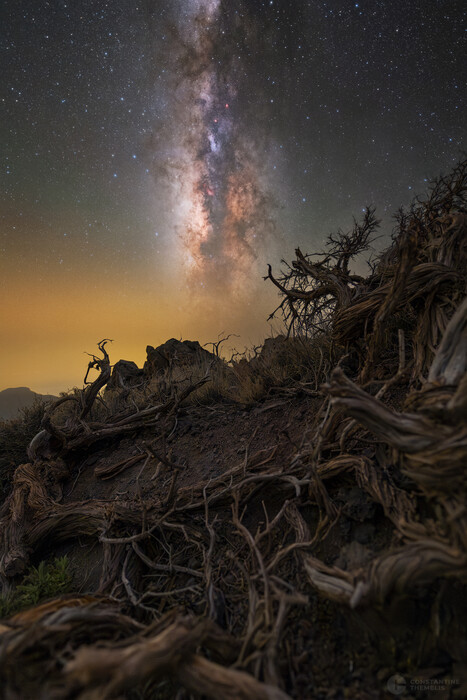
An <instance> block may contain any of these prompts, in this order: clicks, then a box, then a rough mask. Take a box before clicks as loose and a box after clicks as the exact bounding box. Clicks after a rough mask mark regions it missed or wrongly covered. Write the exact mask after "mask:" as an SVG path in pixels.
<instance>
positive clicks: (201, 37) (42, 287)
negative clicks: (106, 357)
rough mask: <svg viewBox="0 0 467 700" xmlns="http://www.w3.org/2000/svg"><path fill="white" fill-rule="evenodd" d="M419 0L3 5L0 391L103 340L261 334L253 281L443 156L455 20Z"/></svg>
mask: <svg viewBox="0 0 467 700" xmlns="http://www.w3.org/2000/svg"><path fill="white" fill-rule="evenodd" d="M463 6H464V4H463V3H461V2H449V1H441V0H440V1H439V2H435V1H434V0H409V1H407V0H404V1H402V0H386V1H384V2H381V1H378V0H375V1H371V2H370V1H369V0H366V1H365V0H362V2H347V1H346V0H345V1H344V0H332V1H331V0H329V1H328V2H320V1H319V0H313V1H311V2H306V1H305V0H293V1H292V0H267V1H264V2H262V1H260V0H145V1H141V2H138V1H137V0H131V2H130V0H113V1H112V2H100V1H99V0H51V1H50V2H44V1H43V2H40V3H34V2H31V0H4V2H3V3H2V9H1V17H0V34H1V36H0V38H1V53H2V95H1V103H0V104H1V110H2V114H1V120H0V128H1V130H2V139H1V143H2V149H1V158H2V164H1V171H0V173H1V174H0V178H1V189H0V194H1V199H2V206H1V209H0V215H1V229H0V231H1V237H0V251H1V310H2V311H1V316H2V323H1V327H0V355H1V357H0V389H3V388H6V387H10V386H18V385H27V386H30V387H31V388H32V389H33V390H35V391H40V392H45V391H50V392H58V391H60V390H65V389H67V388H69V387H70V386H72V385H74V384H80V383H81V380H82V377H83V375H84V369H85V367H86V364H87V360H88V358H87V357H86V356H85V355H83V353H84V351H89V352H92V351H94V349H95V344H96V342H97V341H99V340H100V339H101V338H104V337H108V338H112V339H114V341H115V342H114V345H113V347H111V359H112V360H113V361H116V360H118V359H120V358H125V359H133V360H135V361H137V362H138V363H139V364H140V365H141V364H142V362H143V360H144V356H145V347H146V345H147V344H151V345H156V344H158V343H160V342H164V341H165V340H166V339H167V338H169V337H172V336H175V337H178V338H181V337H183V338H184V339H193V340H195V339H198V340H200V342H203V343H205V342H207V341H209V340H215V339H216V338H217V336H218V333H220V332H222V331H227V332H231V333H238V334H239V335H240V338H238V339H237V347H238V348H239V349H241V348H243V346H244V345H248V344H250V343H253V342H259V341H261V340H262V339H263V338H264V337H265V336H266V335H268V334H269V332H270V327H269V326H268V324H267V323H266V317H267V315H268V313H269V312H270V311H272V309H273V308H274V307H275V306H276V302H277V297H276V290H275V289H274V288H272V285H270V283H267V282H264V281H263V280H262V275H264V274H265V272H266V264H267V263H268V262H270V263H272V264H273V266H275V268H276V269H277V266H278V265H279V261H280V258H281V257H285V258H286V259H290V258H291V257H292V256H293V251H294V248H295V247H296V246H297V245H300V246H301V247H302V249H303V250H304V251H305V252H314V251H319V250H321V248H322V246H323V242H324V239H325V237H326V236H327V234H329V233H330V232H331V231H335V230H336V229H338V228H339V227H342V228H346V227H350V226H351V223H352V216H353V215H355V216H359V215H360V214H361V212H362V209H363V208H364V207H365V206H366V205H368V204H375V205H376V207H377V214H378V215H379V216H380V217H381V218H383V225H382V228H381V233H382V234H383V238H382V239H381V240H380V241H378V246H379V248H381V247H382V246H383V245H384V244H385V243H387V242H388V240H389V235H390V233H391V230H392V226H393V222H392V220H391V216H392V214H393V213H394V212H395V210H396V209H397V208H398V207H399V206H400V205H401V204H403V205H407V204H409V203H410V201H411V199H412V198H413V197H414V196H415V195H416V194H420V193H423V192H424V191H425V190H426V186H427V180H429V179H431V178H432V177H435V176H436V175H438V174H439V173H440V172H447V171H449V170H450V168H451V167H452V166H453V165H454V164H455V162H456V161H457V160H458V159H459V157H460V155H461V152H462V147H463V138H464V135H465V127H464V123H465V114H464V105H465V82H464V81H465V64H464V62H463V57H464V56H465V43H464V36H465V34H464V31H465V22H464V20H465V14H466V13H465V11H464V10H463Z"/></svg>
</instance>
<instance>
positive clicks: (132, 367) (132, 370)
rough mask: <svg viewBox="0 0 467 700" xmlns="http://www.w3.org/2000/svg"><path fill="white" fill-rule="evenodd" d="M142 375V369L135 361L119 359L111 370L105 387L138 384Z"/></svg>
mask: <svg viewBox="0 0 467 700" xmlns="http://www.w3.org/2000/svg"><path fill="white" fill-rule="evenodd" d="M143 377H144V371H143V370H142V369H140V368H139V367H138V365H137V364H136V363H135V362H130V361H129V360H119V361H118V362H117V363H116V364H115V365H114V368H113V370H112V375H111V377H110V379H109V382H108V384H107V389H129V388H130V387H133V386H135V384H139V383H140V382H141V381H142V380H143Z"/></svg>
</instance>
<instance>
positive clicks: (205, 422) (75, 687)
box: [0, 164, 467, 700]
mask: <svg viewBox="0 0 467 700" xmlns="http://www.w3.org/2000/svg"><path fill="white" fill-rule="evenodd" d="M465 173H466V166H465V164H460V165H459V166H458V167H457V168H456V169H455V171H454V172H453V173H452V174H451V176H449V177H447V178H444V179H440V180H438V181H437V182H436V183H434V185H433V188H432V189H431V191H430V193H429V195H428V198H427V199H426V201H424V202H421V203H417V204H416V205H415V206H414V207H413V208H412V209H411V210H410V211H409V212H406V213H404V212H401V213H400V215H399V217H398V221H397V230H396V234H395V236H394V242H393V244H392V245H391V247H390V248H389V249H388V250H387V251H386V252H385V253H384V254H383V255H382V256H381V257H380V258H379V259H378V260H377V261H375V262H374V264H373V265H372V269H371V273H370V274H369V275H368V277H366V278H362V277H359V276H357V275H354V274H353V273H352V272H351V271H350V261H351V260H352V258H353V257H354V256H355V255H358V254H361V253H362V252H364V251H365V250H366V249H367V247H368V244H369V241H370V239H371V235H372V233H373V232H374V231H375V229H376V227H377V224H378V222H377V221H376V219H375V217H374V212H372V211H371V210H369V211H367V213H366V215H365V217H364V220H363V222H362V223H361V224H358V223H355V225H354V228H353V230H352V231H350V232H349V233H348V234H342V233H340V234H338V235H337V236H335V237H331V238H330V240H329V241H328V248H327V252H326V253H325V254H323V255H320V256H310V255H303V254H302V253H301V251H300V250H297V251H296V259H295V260H294V261H293V262H292V263H291V264H290V266H287V267H286V269H285V271H284V272H283V273H281V275H280V276H279V277H276V276H275V275H274V273H273V271H272V270H271V269H270V270H269V274H268V278H269V279H270V280H271V282H272V283H274V284H275V285H276V286H277V287H278V289H279V294H280V299H281V306H280V308H279V312H282V313H283V315H284V320H285V323H286V327H287V330H288V331H289V336H290V337H284V336H282V337H278V338H275V339H269V340H268V341H266V342H265V344H264V346H263V347H262V348H261V349H256V351H255V352H254V353H253V354H254V356H253V357H250V358H248V359H247V358H242V357H239V356H237V357H234V358H232V359H231V361H230V362H226V361H224V360H222V359H221V358H220V357H219V354H220V353H219V350H220V349H221V345H222V341H220V342H219V343H218V344H214V345H213V346H212V350H213V352H212V353H210V352H208V351H207V350H205V349H202V348H200V346H199V345H198V344H197V343H193V342H191V343H190V342H179V341H175V340H171V341H168V343H166V344H165V345H164V346H161V347H159V348H156V349H154V348H152V347H148V349H147V362H146V364H145V366H144V368H143V369H139V368H137V367H136V365H134V364H133V363H131V362H126V361H121V362H119V363H117V364H116V365H114V366H112V365H111V363H110V358H109V355H108V348H109V347H110V345H109V341H106V340H103V341H101V342H100V343H99V354H98V355H96V356H94V357H93V358H92V360H91V362H90V363H89V369H88V373H87V374H86V378H85V386H84V389H83V390H82V391H78V390H76V391H75V392H74V393H72V394H68V395H64V396H62V397H61V398H60V399H58V400H57V401H56V402H55V403H53V404H50V405H48V406H46V407H44V406H39V405H38V406H36V407H35V408H34V409H28V411H26V412H25V413H24V415H23V418H20V419H17V420H16V421H12V422H10V423H4V424H3V425H2V426H1V430H0V452H1V454H0V458H1V462H0V466H1V469H2V481H1V482H0V483H1V487H2V499H3V505H2V506H1V511H0V526H1V540H0V575H1V582H2V587H3V594H2V598H1V599H0V600H1V603H0V613H1V616H2V618H3V619H2V620H1V622H0V680H1V684H0V688H1V689H0V694H1V696H2V697H5V698H8V699H15V700H16V699H18V700H19V699H25V698H26V699H29V698H31V700H32V699H33V698H34V699H36V698H39V699H40V698H56V699H57V700H58V699H65V698H67V699H72V698H73V699H74V698H79V699H80V700H91V699H92V700H98V699H99V700H101V699H102V698H109V699H110V698H115V699H116V698H128V699H129V700H133V699H135V700H136V699H141V700H143V699H145V700H146V699H150V698H154V699H155V698H160V699H161V700H162V699H164V698H177V699H178V700H182V699H187V698H213V699H221V698H222V699H223V698H226V699H232V700H233V699H234V698H241V699H245V700H246V699H248V700H257V699H260V700H261V699H263V700H279V699H281V700H285V698H303V699H309V700H311V699H313V698H323V699H324V698H356V699H357V698H393V697H420V698H429V697H436V698H439V699H441V698H459V699H461V698H465V697H467V665H466V661H465V660H466V658H467V636H466V630H465V620H466V619H467V610H466V607H467V595H466V593H467V587H466V583H467V512H466V477H465V465H466V458H467V301H466V298H465V293H466V279H467V275H466V266H467V249H466V247H467V215H466V213H465V192H466V177H465Z"/></svg>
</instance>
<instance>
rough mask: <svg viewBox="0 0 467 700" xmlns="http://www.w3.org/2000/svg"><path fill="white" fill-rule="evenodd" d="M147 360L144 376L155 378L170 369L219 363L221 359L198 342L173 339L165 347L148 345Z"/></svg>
mask: <svg viewBox="0 0 467 700" xmlns="http://www.w3.org/2000/svg"><path fill="white" fill-rule="evenodd" d="M146 354H147V360H146V362H145V363H144V374H145V375H146V376H147V377H153V376H154V375H156V374H159V373H161V372H164V371H165V370H166V369H169V368H170V367H173V366H177V367H189V366H193V365H195V364H199V363H200V362H203V361H205V362H206V361H207V362H212V361H216V360H217V361H219V359H218V358H217V357H216V356H215V355H213V354H212V353H211V352H208V351H207V350H205V349H204V348H202V347H201V345H200V344H199V343H198V341H192V340H183V341H182V340H176V339H175V338H171V339H170V340H167V342H165V343H164V344H163V345H159V346H158V347H157V348H153V347H152V345H148V346H147V348H146Z"/></svg>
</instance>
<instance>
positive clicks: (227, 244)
mask: <svg viewBox="0 0 467 700" xmlns="http://www.w3.org/2000/svg"><path fill="white" fill-rule="evenodd" d="M235 18H237V19H238V15H235V14H234V15H233V17H231V16H229V13H228V12H223V11H222V6H221V3H220V1H217V0H198V1H196V2H194V1H193V0H192V1H191V2H190V1H189V0H185V2H184V3H182V7H181V8H178V12H177V13H175V14H174V16H173V19H174V25H173V26H172V28H171V29H172V31H171V41H170V51H171V58H172V60H171V71H172V81H173V82H172V85H173V93H172V96H171V98H170V99H169V105H168V109H167V114H168V116H169V119H168V124H166V127H165V129H164V130H163V131H162V133H161V134H160V135H159V138H158V139H157V138H156V143H158V145H160V141H161V139H162V140H168V142H169V143H170V147H169V148H168V149H167V145H166V153H167V151H168V153H169V155H168V157H167V159H166V161H165V166H166V168H165V172H164V175H165V176H167V177H168V178H169V180H170V182H171V184H172V193H171V194H172V197H173V198H174V215H175V222H176V223H175V226H176V229H177V232H178V244H179V245H180V246H181V250H182V257H183V261H184V265H185V269H184V274H185V275H186V277H187V279H188V281H189V284H190V286H191V288H192V289H194V290H195V291H197V292H198V293H207V294H212V293H213V291H215V290H218V289H219V287H221V288H222V289H223V291H224V293H226V294H227V295H233V296H234V297H238V296H246V295H247V294H248V293H250V292H251V287H252V285H253V286H254V285H255V284H257V282H258V278H259V268H258V262H259V260H258V258H259V256H260V255H261V254H264V253H265V251H266V250H267V249H268V248H269V249H270V248H271V246H272V244H273V242H274V236H275V232H276V229H275V225H274V213H275V207H274V197H273V195H272V193H271V191H270V186H269V182H268V178H267V173H266V168H265V162H267V156H268V153H267V145H266V141H267V139H266V141H265V138H264V135H263V137H262V138H260V137H259V135H258V134H257V133H256V131H255V128H254V124H249V126H248V128H246V124H247V122H248V116H249V115H248V114H245V112H244V111H243V113H241V114H239V111H240V109H241V108H240V107H239V105H238V102H237V97H238V92H239V81H240V80H241V75H242V72H243V68H244V66H243V65H242V64H243V63H244V57H242V56H237V55H235V54H234V52H233V51H232V48H233V47H232V43H231V38H232V32H233V30H234V29H235V26H231V25H230V26H229V23H230V22H232V21H234V20H235ZM242 24H243V26H244V27H247V26H248V16H247V15H246V16H245V17H244V18H243V19H242ZM245 31H246V30H245ZM259 145H261V147H262V149H263V150H262V152H260V151H259V149H258V146H259ZM156 152H157V153H159V149H158V148H156ZM159 169H160V163H159ZM260 264H262V265H263V266H264V260H261V261H260Z"/></svg>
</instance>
